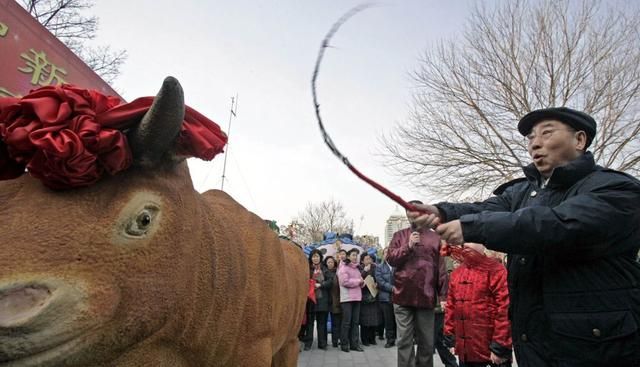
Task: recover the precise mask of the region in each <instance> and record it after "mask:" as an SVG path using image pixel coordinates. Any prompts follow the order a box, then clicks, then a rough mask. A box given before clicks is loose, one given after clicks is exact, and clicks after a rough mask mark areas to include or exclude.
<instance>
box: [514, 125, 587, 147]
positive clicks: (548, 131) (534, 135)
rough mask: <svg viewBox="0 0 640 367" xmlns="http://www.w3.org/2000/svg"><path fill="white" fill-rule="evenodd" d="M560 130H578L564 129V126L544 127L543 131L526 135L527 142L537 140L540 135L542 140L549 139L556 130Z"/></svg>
mask: <svg viewBox="0 0 640 367" xmlns="http://www.w3.org/2000/svg"><path fill="white" fill-rule="evenodd" d="M560 130H564V131H569V132H574V133H575V132H576V131H575V130H573V129H564V128H560V127H556V128H551V127H550V128H545V129H542V131H540V132H538V133H534V132H531V133H530V134H527V135H526V136H525V138H526V140H527V143H528V144H531V143H532V142H533V141H534V140H536V138H537V137H540V139H541V140H542V141H547V140H549V139H550V138H551V136H552V135H553V133H555V132H556V131H560Z"/></svg>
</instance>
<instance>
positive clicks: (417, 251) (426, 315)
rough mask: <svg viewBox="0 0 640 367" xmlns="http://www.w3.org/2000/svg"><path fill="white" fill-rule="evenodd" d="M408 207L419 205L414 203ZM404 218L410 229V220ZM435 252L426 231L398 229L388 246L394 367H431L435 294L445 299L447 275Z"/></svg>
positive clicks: (435, 240)
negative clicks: (394, 330)
mask: <svg viewBox="0 0 640 367" xmlns="http://www.w3.org/2000/svg"><path fill="white" fill-rule="evenodd" d="M411 203H419V204H421V202H420V201H417V200H414V201H411ZM408 218H409V223H411V224H412V227H413V218H411V217H408ZM439 248H440V237H439V236H438V235H437V234H436V233H435V232H434V231H432V230H430V229H419V230H418V229H412V228H405V229H402V230H400V231H398V232H396V233H394V234H393V238H392V239H391V243H390V244H389V254H388V258H387V262H388V263H389V265H391V266H392V267H393V268H394V282H395V283H394V286H393V293H392V295H391V302H392V303H393V304H394V312H395V315H396V323H397V326H398V335H397V339H396V345H397V346H398V367H407V366H412V367H413V366H415V367H432V366H433V335H434V325H433V324H434V321H433V320H434V308H435V306H436V300H437V297H436V294H438V295H439V296H440V299H445V297H446V289H447V284H446V283H447V271H446V267H445V263H444V259H441V258H440V253H439ZM414 340H415V341H416V342H417V352H414V348H413V341H414Z"/></svg>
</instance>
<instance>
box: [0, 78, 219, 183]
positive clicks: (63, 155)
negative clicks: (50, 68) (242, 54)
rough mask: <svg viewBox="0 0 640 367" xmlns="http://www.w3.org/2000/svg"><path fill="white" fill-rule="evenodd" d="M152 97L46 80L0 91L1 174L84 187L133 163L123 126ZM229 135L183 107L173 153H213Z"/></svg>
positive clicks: (1, 177)
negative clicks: (20, 91) (26, 89)
mask: <svg viewBox="0 0 640 367" xmlns="http://www.w3.org/2000/svg"><path fill="white" fill-rule="evenodd" d="M153 99H154V97H142V98H138V99H136V100H135V101H133V102H131V103H125V104H122V101H120V99H118V98H116V97H111V96H105V95H103V94H101V93H99V92H98V91H95V90H86V89H81V88H77V87H74V86H72V85H68V84H65V85H60V86H47V87H42V88H39V89H36V90H33V91H31V92H30V93H29V94H27V95H26V96H24V97H22V98H19V99H18V98H12V97H8V98H0V180H6V179H11V178H16V177H18V176H20V175H21V174H23V173H24V171H25V168H26V169H27V170H28V171H29V173H30V174H31V175H32V176H34V177H36V178H38V179H40V180H42V181H43V183H44V184H45V185H46V186H48V187H50V188H52V189H68V188H73V187H81V186H88V185H91V184H93V183H95V182H96V181H98V180H99V179H100V178H101V177H102V176H103V175H104V174H105V173H107V174H109V175H115V174H117V173H118V172H121V171H124V170H126V169H127V168H129V167H130V166H131V163H132V156H131V149H130V147H129V144H128V141H127V137H126V135H125V133H124V130H126V129H129V128H132V127H135V126H136V125H137V124H138V123H139V121H140V119H141V118H142V117H143V116H144V114H145V113H146V112H147V111H148V110H149V108H150V107H151V104H152V103H153ZM226 143H227V136H226V135H225V133H224V132H222V130H221V129H220V127H219V126H218V125H217V124H216V123H215V122H213V121H211V120H209V119H208V118H206V117H205V116H203V115H202V114H200V113H199V112H197V111H196V110H194V109H192V108H190V107H188V106H186V108H185V117H184V121H183V123H182V128H181V131H180V135H179V136H178V139H177V142H176V144H177V154H179V155H181V156H184V157H196V158H201V159H204V160H211V159H213V157H215V156H216V155H217V154H218V153H221V152H222V150H223V148H224V146H225V144H226Z"/></svg>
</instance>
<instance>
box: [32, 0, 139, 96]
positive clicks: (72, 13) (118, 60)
mask: <svg viewBox="0 0 640 367" xmlns="http://www.w3.org/2000/svg"><path fill="white" fill-rule="evenodd" d="M94 1H95V0H20V3H21V5H22V6H23V7H24V8H25V9H26V10H27V11H28V12H29V13H30V14H31V15H32V16H33V17H34V18H36V19H37V20H38V22H40V24H42V25H43V26H45V27H46V28H47V29H48V30H49V31H50V32H51V33H53V34H54V35H55V36H56V37H58V39H60V40H61V41H62V42H63V43H64V44H66V45H67V47H69V48H70V49H71V51H73V52H74V53H75V54H76V55H78V56H79V57H80V58H81V59H82V60H83V61H84V62H85V63H86V64H87V65H89V67H90V68H91V69H93V70H94V71H95V72H96V73H97V74H98V75H100V76H101V77H102V79H104V80H105V81H106V82H107V83H112V82H113V81H114V80H115V78H116V77H117V76H118V75H119V74H120V67H121V66H122V64H123V63H124V61H125V60H126V58H127V52H126V51H125V50H113V49H111V48H110V47H109V46H97V47H92V46H89V45H88V44H87V41H89V40H92V39H94V38H95V36H96V33H97V31H98V18H97V17H95V16H86V15H84V13H85V12H86V11H87V10H89V9H91V8H92V7H93V5H94Z"/></svg>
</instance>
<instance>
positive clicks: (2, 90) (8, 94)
mask: <svg viewBox="0 0 640 367" xmlns="http://www.w3.org/2000/svg"><path fill="white" fill-rule="evenodd" d="M0 97H18V95H16V94H13V93H11V92H9V91H8V90H7V89H6V88H3V87H0Z"/></svg>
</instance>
